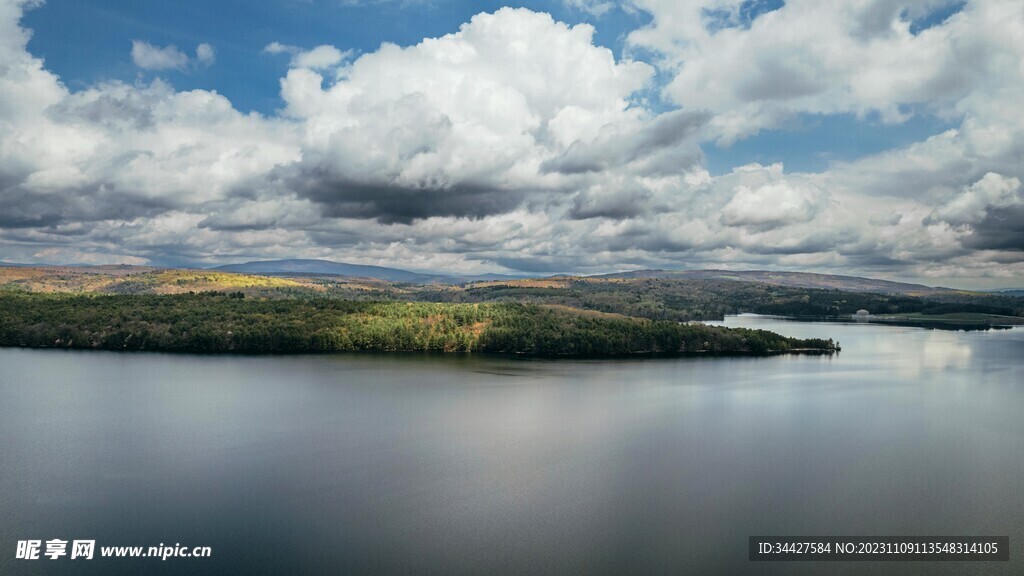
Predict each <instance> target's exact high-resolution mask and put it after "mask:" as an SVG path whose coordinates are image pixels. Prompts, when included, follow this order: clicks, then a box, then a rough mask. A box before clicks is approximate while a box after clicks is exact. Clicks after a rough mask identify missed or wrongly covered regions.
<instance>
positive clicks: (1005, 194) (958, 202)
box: [932, 172, 1024, 225]
mask: <svg viewBox="0 0 1024 576" xmlns="http://www.w3.org/2000/svg"><path fill="white" fill-rule="evenodd" d="M1020 204H1024V197H1022V195H1021V185H1020V180H1019V179H1018V178H1007V177H1005V176H1003V175H1001V174H995V173H992V172H989V173H988V174H985V176H984V177H983V178H982V179H981V180H978V181H977V182H975V183H973V184H971V185H970V186H967V187H965V188H964V190H963V192H961V193H959V194H956V195H955V196H953V197H952V198H950V200H949V201H948V202H946V203H944V204H942V205H941V206H939V207H938V208H936V210H935V212H933V214H932V216H933V218H934V219H936V220H942V221H944V222H948V223H950V224H953V225H959V224H978V223H979V222H981V221H982V220H984V219H985V217H986V216H988V214H989V212H990V211H993V210H998V209H1000V208H1009V207H1011V206H1017V205H1020Z"/></svg>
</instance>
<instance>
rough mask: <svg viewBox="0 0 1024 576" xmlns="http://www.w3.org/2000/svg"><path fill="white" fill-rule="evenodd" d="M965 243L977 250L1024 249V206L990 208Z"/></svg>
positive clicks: (1017, 250)
mask: <svg viewBox="0 0 1024 576" xmlns="http://www.w3.org/2000/svg"><path fill="white" fill-rule="evenodd" d="M963 244H964V246H966V247H968V248H973V249H975V250H1011V251H1015V252H1022V251H1024V206H1020V205H1018V206H1012V207H1009V208H998V209H996V208H989V210H988V213H987V214H986V216H985V218H984V220H982V221H981V222H980V223H978V224H977V225H975V226H974V230H973V232H972V233H971V234H970V235H969V236H968V237H967V238H965V239H964V241H963Z"/></svg>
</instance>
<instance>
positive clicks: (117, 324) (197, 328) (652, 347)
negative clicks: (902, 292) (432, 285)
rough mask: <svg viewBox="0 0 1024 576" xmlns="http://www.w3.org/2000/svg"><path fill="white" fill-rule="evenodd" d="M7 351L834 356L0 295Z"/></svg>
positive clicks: (631, 329)
mask: <svg viewBox="0 0 1024 576" xmlns="http://www.w3.org/2000/svg"><path fill="white" fill-rule="evenodd" d="M0 345H4V346H43V347H58V348H96V349H106V350H162V351H182V352H331V351H348V350H352V351H357V350H363V351H448V352H453V351H480V352H502V353H515V354H537V355H557V356H587V355H618V354H650V353H755V354H766V353H777V352H786V351H794V350H798V349H814V350H816V351H820V352H831V351H834V350H835V349H836V348H837V347H836V345H835V344H834V343H832V342H831V341H827V340H817V339H815V340H798V339H793V338H785V337H782V336H779V335H777V334H774V333H771V332H767V331H763V330H746V329H727V328H721V327H714V326H704V325H685V324H679V323H676V322H665V321H651V320H646V319H637V318H626V317H621V318H620V317H611V316H608V315H601V314H594V313H586V312H582V311H578V310H572V309H565V308H552V307H547V306H539V305H532V304H521V303H485V304H448V303H426V302H356V301H350V300H338V299H327V298H321V299H316V300H313V299H254V298H246V297H244V294H243V293H241V292H234V293H228V294H224V293H216V292H210V293H199V294H179V295H166V296H156V295H68V294H35V293H26V292H14V291H8V292H6V293H0Z"/></svg>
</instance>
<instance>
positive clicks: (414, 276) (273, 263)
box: [213, 259, 444, 284]
mask: <svg viewBox="0 0 1024 576" xmlns="http://www.w3.org/2000/svg"><path fill="white" fill-rule="evenodd" d="M213 270H218V271H221V272H237V273H241V274H270V275H275V276H287V275H296V274H300V275H306V274H323V275H330V276H351V277H356V278H377V279H380V280H387V281H389V282H408V283H410V284H429V283H431V282H438V281H440V280H441V279H443V278H444V276H442V275H440V274H420V273H419V272H410V271H408V270H400V269H398V268H386V267H384V266H366V265H363V264H346V263H343V262H332V261H330V260H307V259H290V260H258V261H253V262H245V263H242V264H228V265H226V266H217V267H216V268H213Z"/></svg>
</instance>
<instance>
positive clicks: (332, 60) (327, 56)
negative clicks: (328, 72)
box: [263, 42, 354, 70]
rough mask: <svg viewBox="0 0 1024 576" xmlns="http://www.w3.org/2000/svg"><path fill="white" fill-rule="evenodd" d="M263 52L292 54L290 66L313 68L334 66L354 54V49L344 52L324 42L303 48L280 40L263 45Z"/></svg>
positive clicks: (319, 68) (320, 68)
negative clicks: (308, 48) (307, 48)
mask: <svg viewBox="0 0 1024 576" xmlns="http://www.w3.org/2000/svg"><path fill="white" fill-rule="evenodd" d="M263 52H265V53H267V54H291V55H292V59H291V63H290V66H291V67H292V68H309V69H312V70H324V69H327V68H333V67H335V66H337V65H339V64H341V63H342V62H343V61H344V60H346V59H348V58H350V57H351V56H352V54H354V52H353V51H352V50H345V51H344V52H342V51H341V50H339V49H337V48H335V47H334V46H331V45H329V44H323V45H320V46H317V47H315V48H312V49H310V50H303V49H302V48H299V47H298V46H292V45H290V44H282V43H280V42H271V43H270V44H267V45H266V46H264V47H263Z"/></svg>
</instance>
